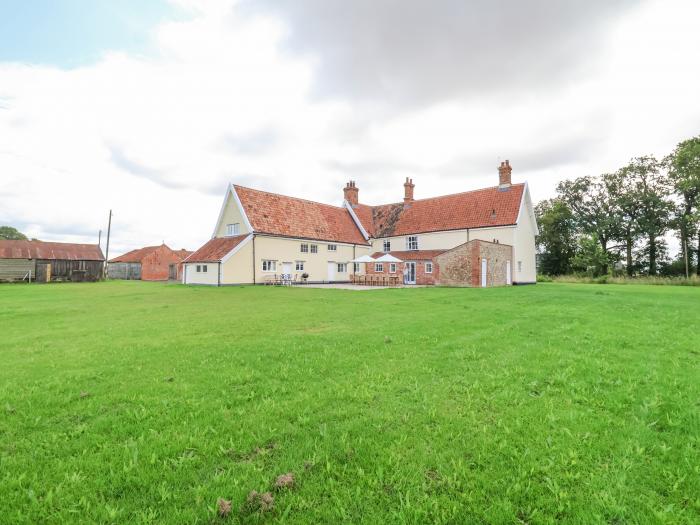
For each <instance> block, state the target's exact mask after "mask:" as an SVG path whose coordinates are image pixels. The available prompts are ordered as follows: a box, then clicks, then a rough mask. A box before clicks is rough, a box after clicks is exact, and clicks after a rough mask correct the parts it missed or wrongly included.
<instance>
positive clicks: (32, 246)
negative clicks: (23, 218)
mask: <svg viewBox="0 0 700 525" xmlns="http://www.w3.org/2000/svg"><path fill="white" fill-rule="evenodd" d="M0 259H47V260H48V259H50V260H64V261H79V260H83V261H104V255H102V250H101V249H100V247H99V246H98V245H97V244H74V243H67V242H44V241H6V240H0Z"/></svg>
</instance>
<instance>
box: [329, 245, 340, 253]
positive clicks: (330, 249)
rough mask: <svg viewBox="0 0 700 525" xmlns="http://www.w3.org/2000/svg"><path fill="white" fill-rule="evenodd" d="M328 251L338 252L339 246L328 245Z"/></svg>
mask: <svg viewBox="0 0 700 525" xmlns="http://www.w3.org/2000/svg"><path fill="white" fill-rule="evenodd" d="M328 251H329V252H337V251H338V245H337V244H329V245H328Z"/></svg>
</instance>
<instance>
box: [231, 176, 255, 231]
mask: <svg viewBox="0 0 700 525" xmlns="http://www.w3.org/2000/svg"><path fill="white" fill-rule="evenodd" d="M230 189H231V195H233V200H235V201H236V205H237V206H238V211H240V212H241V215H242V216H243V222H245V225H246V227H247V228H248V231H249V232H250V233H254V232H255V230H253V226H252V225H251V224H250V221H249V220H248V215H247V214H246V212H245V208H244V207H243V203H242V202H241V199H240V197H239V196H238V192H237V191H236V187H235V186H234V185H233V184H231V187H230Z"/></svg>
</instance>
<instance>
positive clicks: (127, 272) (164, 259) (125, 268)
mask: <svg viewBox="0 0 700 525" xmlns="http://www.w3.org/2000/svg"><path fill="white" fill-rule="evenodd" d="M191 253H192V252H189V251H187V250H185V249H182V250H173V249H171V248H170V247H168V246H167V245H166V244H161V245H160V246H146V247H145V248H139V249H137V250H132V251H130V252H128V253H125V254H124V255H120V256H119V257H115V258H114V259H110V261H109V263H108V268H107V275H108V277H109V278H110V279H129V280H131V279H135V280H139V279H140V280H142V281H167V280H168V279H170V280H176V279H180V278H181V275H182V274H181V272H182V261H183V260H184V259H185V258H187V257H188V256H189V255H190V254H191Z"/></svg>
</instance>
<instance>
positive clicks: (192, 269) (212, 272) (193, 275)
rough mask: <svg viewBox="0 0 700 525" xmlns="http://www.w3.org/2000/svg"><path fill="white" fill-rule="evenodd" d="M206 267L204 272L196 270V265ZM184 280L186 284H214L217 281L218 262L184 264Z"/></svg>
mask: <svg viewBox="0 0 700 525" xmlns="http://www.w3.org/2000/svg"><path fill="white" fill-rule="evenodd" d="M198 265H199V266H205V265H206V267H207V271H206V272H197V266H198ZM184 267H185V274H184V282H185V283H187V284H209V285H214V286H216V285H217V284H218V282H219V278H218V273H219V263H191V264H185V265H184Z"/></svg>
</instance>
